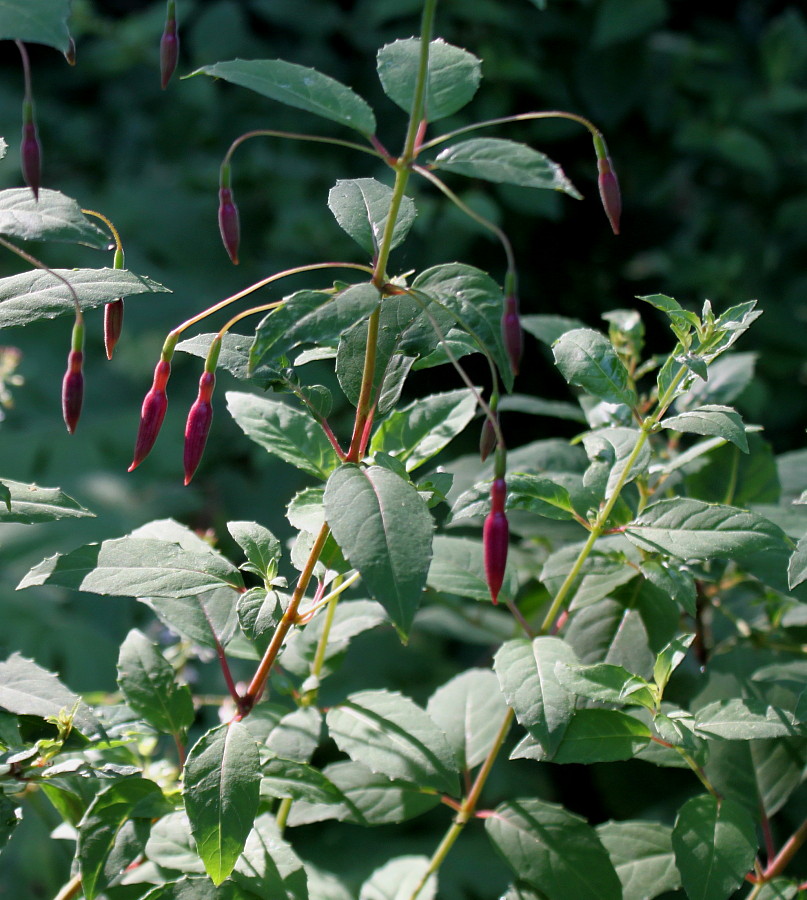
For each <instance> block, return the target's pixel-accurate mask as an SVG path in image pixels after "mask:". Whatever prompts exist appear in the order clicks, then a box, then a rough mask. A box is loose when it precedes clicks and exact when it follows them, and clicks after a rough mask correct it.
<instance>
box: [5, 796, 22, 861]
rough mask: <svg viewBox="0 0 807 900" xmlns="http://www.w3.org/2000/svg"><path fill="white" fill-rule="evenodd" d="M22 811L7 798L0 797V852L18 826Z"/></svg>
mask: <svg viewBox="0 0 807 900" xmlns="http://www.w3.org/2000/svg"><path fill="white" fill-rule="evenodd" d="M21 819H22V809H21V808H20V807H19V806H17V804H16V803H14V802H13V801H12V800H9V799H8V797H0V851H2V849H3V847H5V845H6V844H7V843H8V841H9V839H10V838H11V835H12V834H13V833H14V829H15V828H16V827H17V825H19V824H20V821H21Z"/></svg>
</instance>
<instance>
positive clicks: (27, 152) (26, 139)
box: [20, 120, 42, 200]
mask: <svg viewBox="0 0 807 900" xmlns="http://www.w3.org/2000/svg"><path fill="white" fill-rule="evenodd" d="M20 157H21V160H22V177H23V178H24V179H25V183H26V184H27V185H28V187H29V188H31V190H32V191H33V192H34V199H35V200H39V186H40V184H41V183H42V148H41V147H40V145H39V136H38V135H37V132H36V123H35V122H34V121H33V120H31V121H29V122H24V123H23V126H22V143H21V144H20Z"/></svg>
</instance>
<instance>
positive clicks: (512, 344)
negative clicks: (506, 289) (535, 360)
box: [502, 294, 524, 375]
mask: <svg viewBox="0 0 807 900" xmlns="http://www.w3.org/2000/svg"><path fill="white" fill-rule="evenodd" d="M502 339H503V340H504V349H505V350H506V351H507V358H508V359H509V360H510V369H511V371H512V373H513V374H514V375H518V370H519V366H520V365H521V354H522V353H523V352H524V338H523V336H522V333H521V319H520V318H519V315H518V297H516V295H515V294H509V295H508V297H507V298H506V300H505V301H504V315H503V316H502Z"/></svg>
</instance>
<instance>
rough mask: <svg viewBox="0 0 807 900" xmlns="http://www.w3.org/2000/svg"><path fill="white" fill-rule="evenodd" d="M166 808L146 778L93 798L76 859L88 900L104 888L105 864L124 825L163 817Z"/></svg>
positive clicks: (131, 780)
mask: <svg viewBox="0 0 807 900" xmlns="http://www.w3.org/2000/svg"><path fill="white" fill-rule="evenodd" d="M166 807H167V803H166V801H165V800H164V798H163V793H162V791H161V790H160V789H159V788H158V787H157V785H156V784H155V783H154V782H153V781H148V780H147V779H145V778H125V779H123V780H121V781H116V782H115V783H114V784H111V785H110V786H109V787H107V788H105V789H104V790H102V791H101V792H100V793H99V794H97V795H96V797H95V799H94V800H93V802H92V803H91V804H90V806H89V808H88V809H87V812H86V813H85V814H84V817H83V818H82V820H81V822H80V823H79V826H78V848H77V850H76V855H77V857H78V863H79V869H80V871H81V887H82V891H83V893H84V896H85V897H86V898H87V900H93V898H94V897H95V896H97V894H98V892H99V891H100V890H103V888H105V887H106V884H107V880H106V878H104V864H105V863H106V861H107V857H108V856H109V854H110V852H111V851H112V848H113V847H114V845H115V840H116V838H117V836H118V832H119V831H120V830H121V828H122V827H123V826H124V824H125V823H126V822H127V821H128V820H129V819H131V818H138V817H139V818H145V819H151V818H154V817H156V816H159V815H162V813H163V812H164V811H165V808H166ZM130 861H131V860H130Z"/></svg>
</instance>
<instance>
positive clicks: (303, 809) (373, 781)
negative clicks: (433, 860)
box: [288, 761, 440, 827]
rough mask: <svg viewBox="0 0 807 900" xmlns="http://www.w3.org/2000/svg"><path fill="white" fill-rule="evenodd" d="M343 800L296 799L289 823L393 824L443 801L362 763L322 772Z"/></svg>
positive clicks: (341, 764)
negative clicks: (329, 821) (311, 800)
mask: <svg viewBox="0 0 807 900" xmlns="http://www.w3.org/2000/svg"><path fill="white" fill-rule="evenodd" d="M322 774H323V776H324V777H326V778H327V779H328V781H329V783H330V784H331V785H332V786H333V787H334V789H335V790H337V791H338V792H339V795H340V797H341V798H342V799H341V801H340V802H339V803H333V802H330V803H309V802H308V801H306V800H295V802H294V805H293V806H292V809H291V813H290V815H289V820H288V824H289V825H291V826H293V827H296V826H298V825H309V824H311V823H312V822H322V821H325V820H327V819H335V820H337V821H339V822H352V823H353V824H356V825H364V826H369V825H392V824H395V823H398V822H405V821H406V820H407V819H412V818H414V817H415V816H419V815H422V814H423V813H424V812H427V811H428V810H430V809H433V808H434V807H435V806H437V804H438V803H439V802H440V797H439V795H438V794H437V793H436V792H435V791H432V790H426V791H423V790H421V789H420V788H419V787H418V786H417V785H416V784H410V783H407V782H404V781H398V780H395V779H390V778H388V777H387V776H386V775H383V774H380V775H379V774H376V773H374V772H371V771H370V769H368V768H367V766H364V765H362V764H361V763H359V762H350V761H345V762H337V763H331V764H330V765H328V766H325V768H324V769H323V771H322Z"/></svg>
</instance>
